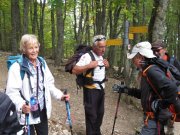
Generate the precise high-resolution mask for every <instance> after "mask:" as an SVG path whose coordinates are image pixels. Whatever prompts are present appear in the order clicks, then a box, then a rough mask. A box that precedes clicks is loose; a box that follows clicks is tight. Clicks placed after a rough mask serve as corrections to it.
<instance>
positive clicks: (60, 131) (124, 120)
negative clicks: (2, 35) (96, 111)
mask: <svg viewBox="0 0 180 135" xmlns="http://www.w3.org/2000/svg"><path fill="white" fill-rule="evenodd" d="M7 55H9V53H3V52H0V63H1V64H0V89H4V88H5V84H6V80H7V68H6V63H5V61H6V58H7ZM47 62H48V65H49V67H50V69H51V72H52V73H53V75H54V77H55V84H56V86H57V88H60V89H67V90H68V93H69V94H70V96H71V99H70V105H71V117H72V122H73V125H72V130H73V135H85V121H84V109H83V104H82V103H83V102H82V99H83V95H82V90H79V91H78V93H77V89H76V84H75V76H74V75H71V74H68V73H65V72H64V68H63V67H59V68H55V67H54V65H53V61H51V60H47ZM114 83H119V81H118V80H115V79H112V78H109V79H108V82H107V83H106V90H105V91H106V94H105V115H104V120H103V124H102V127H101V129H102V134H103V135H110V134H111V132H112V128H113V122H114V116H115V112H116V107H117V100H118V93H115V92H113V91H112V88H111V87H112V85H113V84H114ZM127 98H129V97H127V96H124V95H123V96H122V98H121V99H122V100H121V101H120V105H119V109H118V113H117V119H116V124H115V128H114V135H134V134H135V132H136V130H138V129H139V127H140V126H141V124H142V111H141V109H140V105H139V101H138V100H136V101H137V102H135V103H134V102H133V105H132V104H130V103H129V102H128V103H129V104H128V103H127V102H125V101H127V100H126V99H127ZM128 101H131V100H129V99H128ZM52 103H53V104H52V106H53V110H52V117H51V119H50V120H49V135H71V133H70V132H69V125H68V124H67V121H66V118H67V117H66V116H67V115H66V109H65V103H64V102H57V101H55V100H53V102H52ZM176 125H177V126H180V124H177V123H176ZM179 129H180V127H179V128H177V129H176V130H177V131H176V134H175V135H180V130H179Z"/></svg>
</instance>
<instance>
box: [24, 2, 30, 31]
mask: <svg viewBox="0 0 180 135" xmlns="http://www.w3.org/2000/svg"><path fill="white" fill-rule="evenodd" d="M23 10H24V17H23V26H24V27H23V34H27V33H28V20H29V19H28V13H29V0H24V9H23Z"/></svg>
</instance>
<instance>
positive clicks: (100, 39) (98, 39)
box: [94, 37, 106, 43]
mask: <svg viewBox="0 0 180 135" xmlns="http://www.w3.org/2000/svg"><path fill="white" fill-rule="evenodd" d="M102 40H106V37H101V38H97V39H96V40H94V43H95V42H97V41H102Z"/></svg>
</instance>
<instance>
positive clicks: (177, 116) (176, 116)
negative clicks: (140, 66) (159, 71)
mask: <svg viewBox="0 0 180 135" xmlns="http://www.w3.org/2000/svg"><path fill="white" fill-rule="evenodd" d="M152 66H153V65H150V66H148V67H147V68H146V69H145V70H144V71H143V76H144V77H146V79H147V81H148V83H149V84H150V85H151V87H152V89H153V91H154V92H155V93H156V94H157V95H158V97H159V98H160V99H162V97H161V95H160V94H159V93H158V91H157V89H156V88H155V86H154V85H153V84H152V82H151V81H150V79H149V78H148V76H147V74H146V72H147V70H148V69H149V68H151V67H152ZM166 76H167V77H168V78H170V74H168V73H166ZM169 111H170V112H171V113H172V118H173V123H174V121H175V122H180V114H176V112H175V108H174V105H173V104H171V105H170V106H169Z"/></svg>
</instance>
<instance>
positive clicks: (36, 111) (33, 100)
mask: <svg viewBox="0 0 180 135" xmlns="http://www.w3.org/2000/svg"><path fill="white" fill-rule="evenodd" d="M30 105H31V113H32V116H33V118H37V117H39V106H38V100H37V98H36V97H34V96H32V97H31V98H30Z"/></svg>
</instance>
